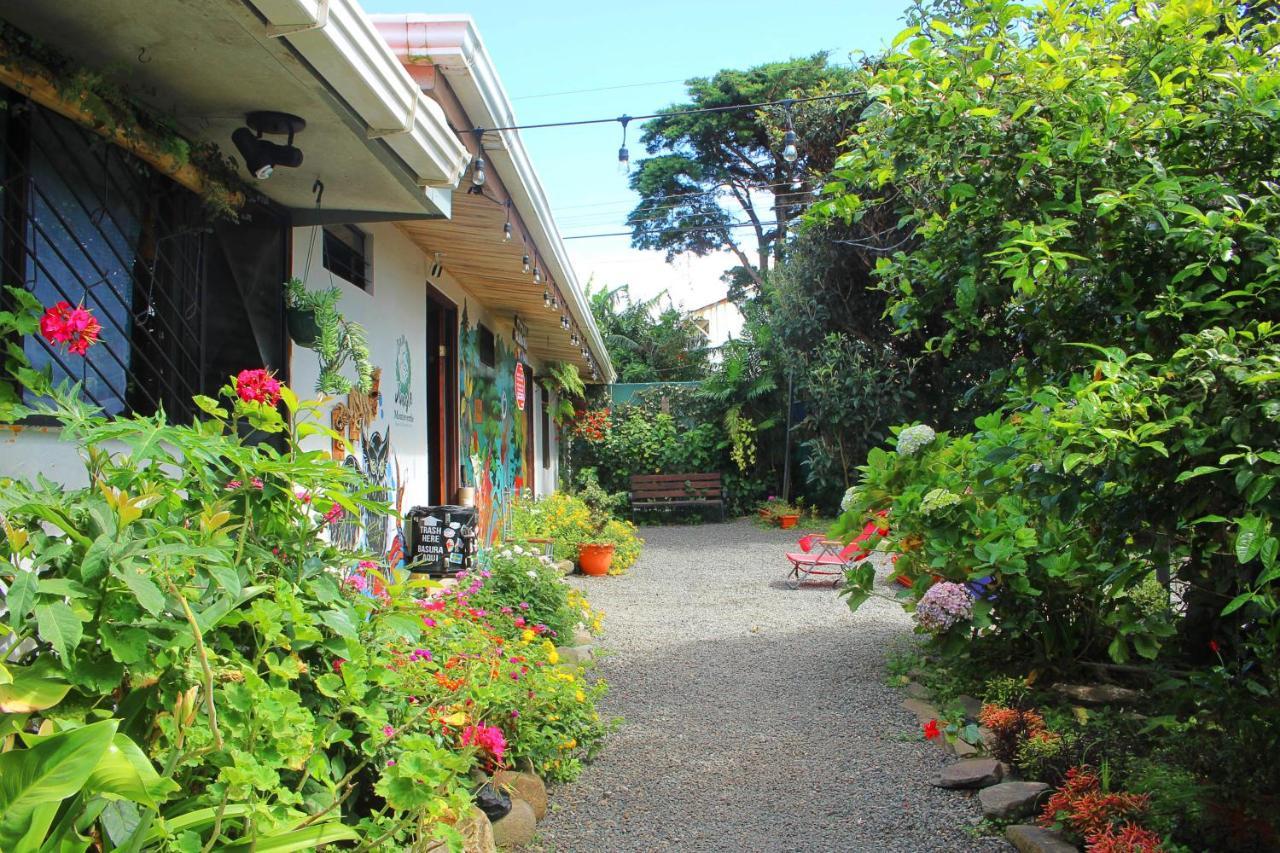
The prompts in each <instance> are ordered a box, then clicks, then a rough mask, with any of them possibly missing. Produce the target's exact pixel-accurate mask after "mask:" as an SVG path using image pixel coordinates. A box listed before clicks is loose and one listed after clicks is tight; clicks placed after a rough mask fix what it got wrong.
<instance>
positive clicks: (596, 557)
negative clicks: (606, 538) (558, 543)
mask: <svg viewBox="0 0 1280 853" xmlns="http://www.w3.org/2000/svg"><path fill="white" fill-rule="evenodd" d="M612 563H613V546H612V545H579V546H578V567H579V568H581V569H582V573H583V574H584V575H591V576H592V577H600V576H601V575H607V574H609V566H610V565H611V564H612Z"/></svg>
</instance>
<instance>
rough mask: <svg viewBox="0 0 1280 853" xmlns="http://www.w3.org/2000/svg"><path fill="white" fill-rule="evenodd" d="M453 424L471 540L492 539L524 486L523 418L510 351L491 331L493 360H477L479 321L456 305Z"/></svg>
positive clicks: (487, 542) (485, 542) (497, 535)
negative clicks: (469, 491)
mask: <svg viewBox="0 0 1280 853" xmlns="http://www.w3.org/2000/svg"><path fill="white" fill-rule="evenodd" d="M460 332H461V334H460V340H461V357H460V358H459V359H458V373H459V377H458V380H459V381H458V387H459V388H460V389H461V395H462V400H461V405H460V406H459V418H458V420H459V428H460V434H461V438H462V445H461V446H462V448H463V452H462V454H461V455H462V478H463V484H464V485H468V486H475V489H476V510H477V513H476V515H477V517H478V519H477V520H478V522H479V524H478V529H477V533H476V538H477V543H478V544H479V545H481V546H485V545H492V544H493V543H494V542H496V541H497V540H498V539H499V538H500V537H501V535H502V530H503V527H504V524H505V521H506V515H507V508H508V506H509V505H510V500H511V497H512V495H514V494H517V493H518V492H519V491H520V490H521V489H523V488H524V476H523V472H524V453H525V448H526V446H528V445H527V442H526V436H525V422H524V418H523V417H522V415H521V413H520V412H519V411H517V410H516V406H515V368H516V353H515V351H514V350H513V349H512V347H511V346H510V344H509V343H508V342H507V341H506V340H504V339H503V337H502V336H500V335H497V334H495V335H494V337H495V341H494V363H493V366H492V367H490V366H489V365H487V364H483V363H481V361H480V327H479V325H478V324H477V325H475V326H472V325H471V323H470V321H469V319H468V318H467V306H466V303H463V306H462V327H461V330H460Z"/></svg>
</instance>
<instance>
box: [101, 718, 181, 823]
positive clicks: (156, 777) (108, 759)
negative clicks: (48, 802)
mask: <svg viewBox="0 0 1280 853" xmlns="http://www.w3.org/2000/svg"><path fill="white" fill-rule="evenodd" d="M84 787H85V792H86V793H88V794H101V795H102V796H104V797H107V798H108V799H124V800H131V801H133V802H135V803H137V804H139V805H142V806H146V807H147V808H151V809H158V808H159V807H160V804H161V803H163V802H164V801H165V800H166V799H168V798H169V797H170V796H171V795H173V794H174V793H176V792H177V790H178V786H177V784H175V783H174V781H173V780H172V779H165V778H163V777H162V776H161V775H160V774H159V773H157V772H156V769H155V767H153V766H152V764H151V759H149V758H147V756H146V754H145V753H143V751H142V750H141V749H140V748H139V747H138V745H137V744H136V743H134V742H133V741H132V740H130V739H129V738H128V737H127V736H125V735H123V734H120V733H119V732H117V733H116V735H115V737H114V738H112V741H111V745H110V746H109V747H107V751H106V752H105V753H103V756H102V760H101V761H99V762H98V766H97V767H95V768H94V769H93V773H91V774H90V775H89V779H88V780H87V781H86V782H85V785H84Z"/></svg>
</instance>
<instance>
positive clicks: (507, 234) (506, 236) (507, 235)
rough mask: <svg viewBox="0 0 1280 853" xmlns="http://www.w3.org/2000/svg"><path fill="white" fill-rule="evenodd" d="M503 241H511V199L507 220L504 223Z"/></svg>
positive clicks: (508, 204)
mask: <svg viewBox="0 0 1280 853" xmlns="http://www.w3.org/2000/svg"><path fill="white" fill-rule="evenodd" d="M502 242H504V243H510V242H511V201H510V199H508V200H507V221H506V222H504V223H502Z"/></svg>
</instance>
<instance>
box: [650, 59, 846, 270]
mask: <svg viewBox="0 0 1280 853" xmlns="http://www.w3.org/2000/svg"><path fill="white" fill-rule="evenodd" d="M852 79H853V71H852V70H851V69H849V68H843V67H840V66H837V65H833V64H832V63H831V62H830V61H829V58H828V56H827V54H826V53H817V54H814V55H813V56H811V57H807V58H803V59H792V60H789V61H786V62H771V63H766V64H764V65H759V66H756V67H754V68H749V69H747V70H745V71H738V70H732V69H726V70H723V71H720V72H718V73H716V74H715V75H713V76H711V77H695V78H693V79H691V80H689V81H688V82H687V84H686V86H687V89H688V93H689V99H688V101H686V102H684V103H680V104H672V105H671V106H669V107H667V108H665V109H663V110H661V112H662V113H663V115H661V116H660V117H658V118H655V119H651V120H649V121H648V122H646V123H645V125H644V133H643V135H642V137H641V141H642V143H643V144H644V146H645V149H646V150H647V151H648V153H649V155H650V156H649V157H647V158H645V159H643V160H640V161H639V162H638V163H637V168H636V170H635V172H633V174H632V175H631V188H632V189H633V190H635V191H636V192H637V193H639V194H640V196H641V200H640V203H639V204H638V205H637V206H636V208H635V209H634V210H633V211H632V212H631V215H630V216H629V217H628V219H629V222H630V224H631V225H632V245H633V246H635V247H636V248H639V249H655V250H661V251H665V252H666V253H667V258H668V259H672V258H674V257H675V256H676V255H679V254H683V253H685V252H692V253H694V254H696V255H705V254H708V253H711V252H716V251H721V250H729V251H731V252H733V253H735V254H736V255H737V257H738V260H739V261H740V263H741V267H742V269H743V270H744V271H745V273H746V274H747V275H748V276H749V277H750V278H751V279H752V280H754V281H756V282H757V283H759V282H760V281H761V280H762V277H763V274H764V273H765V272H766V271H767V270H768V269H769V268H770V266H771V264H772V263H773V261H774V259H775V258H776V256H777V254H778V253H779V251H780V249H781V246H782V244H783V243H784V242H785V240H786V235H787V230H788V223H789V222H790V221H792V220H793V219H794V218H795V217H796V216H797V215H798V214H799V213H800V212H802V211H803V209H804V206H805V204H806V203H807V202H808V201H809V200H810V199H811V198H812V195H811V191H812V187H813V184H812V181H811V179H810V177H809V176H810V175H811V174H814V173H818V174H821V173H825V172H826V171H828V170H829V169H830V168H831V166H832V165H833V164H834V160H835V154H836V150H837V146H838V144H839V142H840V140H841V139H843V137H844V136H845V135H846V134H847V133H848V129H849V124H848V123H849V122H851V121H852V120H853V119H854V118H855V117H856V111H849V110H844V109H841V108H839V107H840V104H841V103H842V99H832V100H830V101H810V102H806V103H799V104H796V105H795V106H794V108H793V113H794V121H795V126H796V128H797V131H799V133H800V140H799V145H798V148H799V158H798V159H797V160H796V162H794V163H788V162H787V161H786V160H785V159H783V157H782V149H783V145H782V137H783V134H784V132H785V128H786V118H785V115H784V111H783V110H782V109H781V108H779V107H770V108H766V109H761V110H742V109H737V110H734V109H730V110H723V111H717V112H703V113H693V114H689V113H688V112H687V111H688V110H696V109H716V108H722V107H733V106H744V105H749V104H762V103H770V102H774V101H778V100H781V99H785V98H800V97H805V96H810V97H811V96H816V95H828V94H841V93H844V92H846V91H848V86H849V84H850V82H851V81H852Z"/></svg>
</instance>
